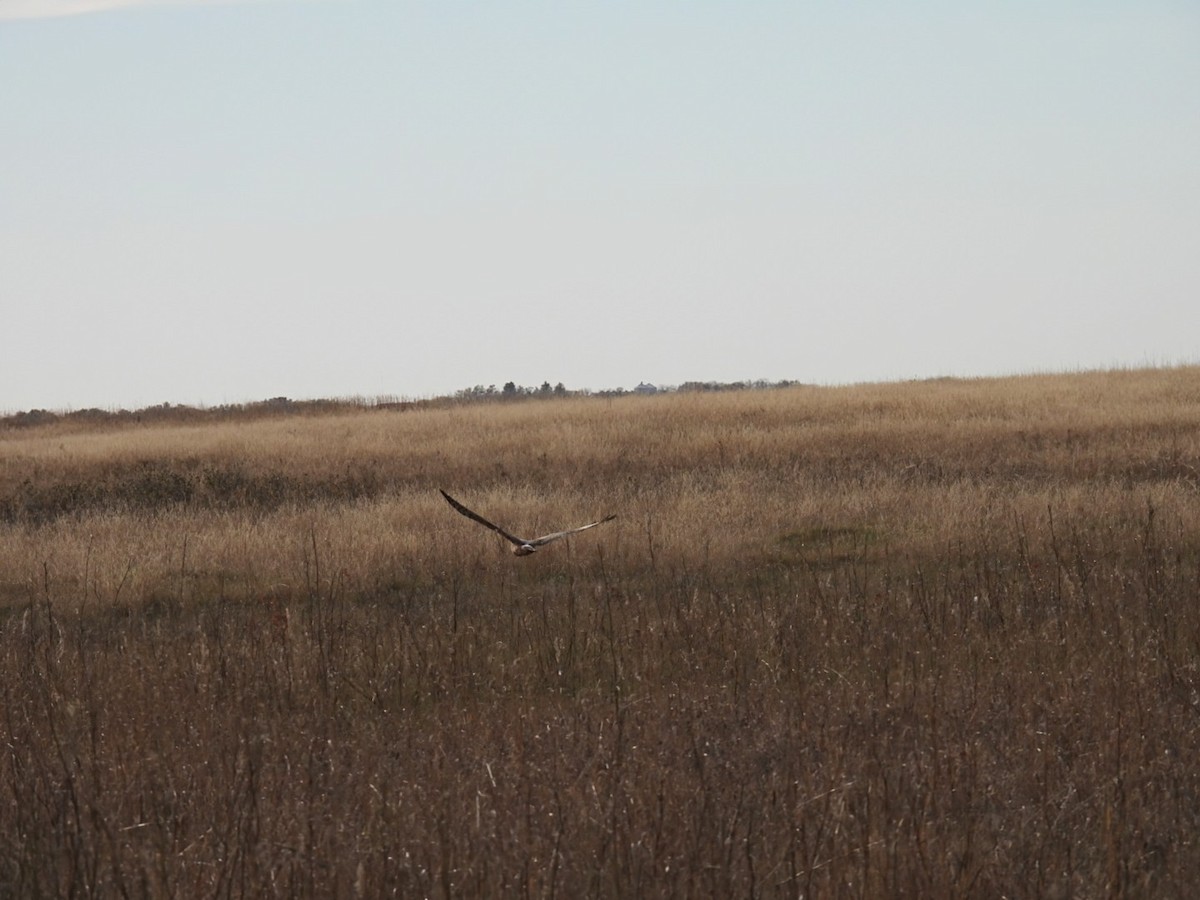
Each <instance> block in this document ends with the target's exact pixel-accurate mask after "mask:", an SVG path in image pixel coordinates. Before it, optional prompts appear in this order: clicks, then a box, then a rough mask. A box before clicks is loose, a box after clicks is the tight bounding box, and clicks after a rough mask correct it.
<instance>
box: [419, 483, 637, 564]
mask: <svg viewBox="0 0 1200 900" xmlns="http://www.w3.org/2000/svg"><path fill="white" fill-rule="evenodd" d="M438 490H439V491H441V494H442V496H443V497H445V498H446V502H447V503H449V504H450V505H451V506H453V507H454V509H455V510H457V511H458V512H460V513H462V514H463V515H464V516H466V517H467V518H468V519H474V520H475V521H476V522H478V523H479V524H480V525H482V526H484V527H485V528H490V529H492V531H494V532H496V533H497V534H499V535H500V536H501V537H503V538H505V539H506V540H508V541H511V542H512V544H513V550H512V552H513V554H514V555H516V556H528V555H529V554H530V553H535V552H537V548H538V547H544V546H545V545H546V544H549V543H550V542H551V541H557V540H558V539H559V538H564V537H566V536H567V535H569V534H578V533H579V532H581V531H587V530H588V529H589V528H595V527H596V526H597V525H603V524H604V523H605V522H611V521H612V520H613V519H615V518H616V514H613V515H611V516H605V517H604V518H603V519H601V520H600V521H599V522H593V523H592V524H590V525H581V526H579V527H578V528H569V529H567V530H566V531H555V532H553V533H551V534H543V535H542V536H541V537H537V538H530V539H529V540H525V538H519V537H517V536H516V535H513V534H509V533H508V532H507V531H505V530H504V529H503V528H501V527H500V526H499V525H496V524H494V523H492V522H489V521H488V520H487V519H485V518H484V517H483V516H481V515H479V513H477V512H472V511H471V510H469V509H467V508H466V507H465V506H463V505H462V504H461V503H459V502H458V501H457V500H455V499H454V498H453V497H451V496H450V495H449V494H447V493H446V492H445V491H442V490H441V488H438Z"/></svg>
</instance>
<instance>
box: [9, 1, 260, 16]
mask: <svg viewBox="0 0 1200 900" xmlns="http://www.w3.org/2000/svg"><path fill="white" fill-rule="evenodd" d="M239 2H242V3H244V2H248V0H0V19H51V18H58V17H60V16H79V15H83V14H85V13H99V12H108V11H110V10H114V9H126V8H128V7H134V6H211V5H213V4H216V3H239Z"/></svg>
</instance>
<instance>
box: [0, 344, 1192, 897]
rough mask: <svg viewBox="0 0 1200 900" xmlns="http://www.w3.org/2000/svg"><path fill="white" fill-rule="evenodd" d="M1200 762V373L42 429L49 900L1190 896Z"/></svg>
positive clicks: (33, 837) (35, 653)
mask: <svg viewBox="0 0 1200 900" xmlns="http://www.w3.org/2000/svg"><path fill="white" fill-rule="evenodd" d="M438 487H445V488H447V489H448V490H451V492H452V493H454V494H455V496H457V497H459V498H461V499H462V500H463V501H464V502H467V503H469V504H470V505H471V506H472V507H473V508H476V509H481V510H484V511H486V512H487V513H488V514H489V515H492V516H494V517H495V518H496V520H497V521H502V522H504V523H506V524H509V525H511V526H512V527H513V528H514V529H519V530H523V531H529V532H537V531H538V529H539V528H540V529H541V530H550V529H551V528H553V527H559V525H560V524H561V523H564V522H574V521H581V522H587V521H592V520H594V519H595V518H598V517H599V516H601V515H604V514H606V513H609V512H615V513H618V514H619V518H618V520H617V521H616V522H615V523H613V524H612V525H610V526H606V527H605V528H604V529H597V530H595V531H592V532H588V533H586V534H583V535H579V536H577V537H575V538H572V539H569V540H568V541H565V542H563V543H560V544H556V545H554V546H553V547H549V548H546V550H545V551H544V552H540V553H538V554H536V555H534V556H531V557H528V558H526V559H516V558H514V557H513V556H511V555H510V554H509V553H507V552H506V551H505V549H504V548H503V547H502V546H501V544H502V543H503V542H502V541H501V539H500V538H498V537H496V536H495V535H492V534H489V533H488V532H486V531H485V530H483V529H481V528H478V527H477V526H475V525H474V524H473V523H470V522H467V521H465V520H464V519H463V518H462V517H461V516H458V515H456V514H455V513H454V511H453V510H451V509H449V508H448V507H447V506H446V504H445V502H444V501H443V500H442V499H441V497H440V496H439V494H438V493H437V488H438ZM542 526H545V527H542ZM1198 748H1200V369H1197V368H1176V369H1163V370H1150V371H1137V372H1111V373H1084V374H1077V375H1064V376H1053V377H1042V376H1037V377H1033V376H1031V377H1020V378H1010V379H997V380H978V381H952V380H947V381H934V382H922V383H906V384H891V385H873V386H855V387H846V388H806V387H795V388H789V389H785V390H778V391H746V392H740V393H730V394H718V395H683V394H680V395H670V396H659V397H644V398H643V397H625V398H620V399H617V400H612V401H606V400H599V399H594V398H593V399H562V400H559V399H552V400H546V401H543V402H539V403H529V404H511V405H496V404H491V405H480V406H460V407H452V408H446V409H428V410H418V411H408V412H405V411H398V410H390V411H389V410H370V409H359V410H353V411H346V412H337V411H332V412H327V413H324V412H323V413H321V414H319V415H309V416H290V417H276V418H263V419H257V420H245V421H232V422H215V423H208V424H186V423H183V424H170V423H157V424H151V425H146V424H141V425H139V424H136V423H129V422H124V423H119V424H117V425H112V424H109V425H106V426H97V425H92V424H88V423H79V422H70V421H59V422H53V423H49V424H46V425H44V426H42V425H38V426H34V427H28V428H22V429H19V430H17V429H12V430H9V431H5V432H0V896H3V897H10V896H11V897H18V896H19V897H57V896H125V897H142V896H150V897H168V896H173V897H187V898H194V897H246V896H253V897H262V896H289V897H290V896H311V897H317V896H320V897H341V896H345V897H352V896H361V897H380V896H400V897H424V896H441V897H450V896H529V897H563V898H571V897H589V896H594V897H610V896H612V897H615V896H626V897H657V896H672V897H693V896H694V897H730V896H762V897H884V896H886V897H1000V896H1007V897H1050V898H1052V897H1074V896H1078V897H1103V896H1113V897H1122V896H1132V897H1139V896H1140V897H1151V896H1153V897H1172V896H1175V897H1182V896H1187V895H1188V894H1189V893H1190V891H1191V890H1193V889H1194V887H1195V885H1196V884H1197V883H1200V837H1198V836H1200V765H1198V763H1200V760H1198V758H1197V749H1198Z"/></svg>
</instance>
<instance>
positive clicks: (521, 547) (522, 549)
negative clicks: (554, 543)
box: [512, 544, 537, 556]
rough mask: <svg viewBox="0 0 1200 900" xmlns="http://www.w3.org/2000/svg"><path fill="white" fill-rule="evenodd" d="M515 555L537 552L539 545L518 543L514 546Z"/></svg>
mask: <svg viewBox="0 0 1200 900" xmlns="http://www.w3.org/2000/svg"><path fill="white" fill-rule="evenodd" d="M512 552H513V556H528V555H529V554H530V553H537V547H535V546H533V545H532V544H518V545H516V546H515V547H513V551H512Z"/></svg>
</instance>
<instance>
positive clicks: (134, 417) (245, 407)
mask: <svg viewBox="0 0 1200 900" xmlns="http://www.w3.org/2000/svg"><path fill="white" fill-rule="evenodd" d="M799 383H800V382H797V381H766V380H763V379H759V380H757V381H734V382H717V381H686V382H684V383H683V384H681V385H679V386H678V387H658V388H656V392H657V393H672V392H679V393H692V392H714V391H747V390H764V389H768V388H783V387H791V386H793V385H796V384H799ZM633 393H634V392H633V391H630V390H626V389H625V388H610V389H607V390H600V391H592V390H590V389H588V388H582V389H578V390H571V389H568V388H567V387H566V386H565V385H564V384H563V383H562V382H561V381H560V382H558V384H555V385H553V386H551V384H550V382H549V381H543V382H542V383H541V384H540V385H539V386H537V387H526V386H524V385H519V384H517V383H515V382H512V381H508V382H505V383H504V384H503V385H502V386H501V387H499V388H497V387H496V385H494V384H489V385H486V386H485V385H482V384H477V385H475V386H474V387H469V388H463V389H462V390H459V391H455V392H454V394H452V395H449V396H439V397H432V398H428V399H420V400H409V399H400V398H396V397H376V398H374V399H371V398H365V397H349V398H341V399H334V400H291V399H289V398H287V397H272V398H271V399H270V400H260V401H257V402H253V403H226V404H222V405H220V406H187V405H184V404H178V403H160V404H158V405H156V406H147V407H144V408H142V409H137V410H127V409H116V410H112V409H109V410H105V409H97V408H95V407H93V408H89V409H77V410H71V411H69V412H54V411H51V410H45V409H31V410H28V411H27V412H18V413H13V414H11V415H8V416H0V428H32V427H35V426H38V425H49V424H52V423H55V422H66V423H71V422H74V423H78V424H81V425H91V424H153V423H160V422H196V423H202V422H219V421H230V420H238V419H260V418H266V417H272V416H299V415H322V414H327V413H336V412H349V411H352V410H361V409H376V410H398V411H402V412H403V411H409V410H416V409H431V408H441V407H447V406H456V405H458V404H462V403H492V402H519V401H522V400H544V399H551V398H555V397H604V398H612V397H622V396H627V395H632V394H633Z"/></svg>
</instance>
